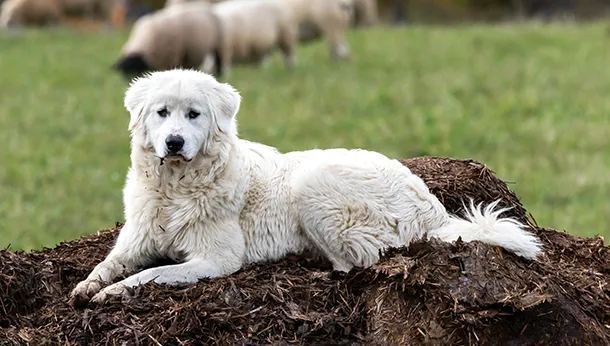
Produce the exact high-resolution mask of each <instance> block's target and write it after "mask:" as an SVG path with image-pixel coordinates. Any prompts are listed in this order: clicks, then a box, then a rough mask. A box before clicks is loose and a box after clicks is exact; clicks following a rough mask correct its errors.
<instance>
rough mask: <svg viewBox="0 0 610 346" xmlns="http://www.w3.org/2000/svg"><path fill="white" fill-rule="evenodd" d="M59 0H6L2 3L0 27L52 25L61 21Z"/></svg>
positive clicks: (0, 7)
mask: <svg viewBox="0 0 610 346" xmlns="http://www.w3.org/2000/svg"><path fill="white" fill-rule="evenodd" d="M61 17H62V15H61V5H60V4H59V3H58V2H57V1H41V0H6V1H5V2H3V3H2V5H0V27H2V28H9V27H20V26H50V25H56V24H59V23H60V21H61Z"/></svg>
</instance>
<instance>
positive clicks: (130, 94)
mask: <svg viewBox="0 0 610 346" xmlns="http://www.w3.org/2000/svg"><path fill="white" fill-rule="evenodd" d="M149 77H150V76H149V75H148V76H144V77H137V78H134V79H133V80H132V81H131V83H130V84H129V88H127V91H126V92H125V108H126V109H127V111H128V112H129V114H130V115H131V118H130V119H129V127H128V128H129V131H131V130H133V129H134V128H135V127H136V125H138V123H139V122H140V120H142V116H143V113H144V108H145V106H146V96H147V94H148V90H149V89H150V80H149Z"/></svg>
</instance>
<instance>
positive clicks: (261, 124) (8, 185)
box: [0, 24, 610, 249]
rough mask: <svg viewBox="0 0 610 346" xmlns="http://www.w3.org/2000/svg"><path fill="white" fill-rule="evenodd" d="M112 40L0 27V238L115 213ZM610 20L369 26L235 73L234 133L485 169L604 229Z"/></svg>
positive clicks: (45, 239)
mask: <svg viewBox="0 0 610 346" xmlns="http://www.w3.org/2000/svg"><path fill="white" fill-rule="evenodd" d="M126 36H127V33H126V32H122V33H97V34H93V33H76V32H66V31H58V30H55V31H48V32H41V31H28V32H22V34H21V35H18V36H13V35H7V34H4V33H0V138H1V139H2V142H1V149H0V247H6V246H8V245H9V244H11V247H12V248H14V249H30V248H39V247H42V246H53V245H54V244H56V243H57V242H59V241H62V240H67V239H71V238H74V237H77V236H79V235H82V234H86V233H91V232H94V231H95V230H97V229H100V228H105V227H109V226H112V225H113V224H114V222H115V221H121V220H123V215H122V198H121V189H122V186H123V182H124V175H125V172H126V170H127V167H128V164H129V155H128V154H129V137H128V132H127V123H128V115H127V113H126V111H125V110H124V108H123V100H122V97H123V93H124V91H125V88H126V87H127V82H126V81H125V80H123V79H122V78H121V77H120V76H119V75H118V74H116V73H114V72H113V71H112V70H111V69H110V65H111V64H112V63H113V61H114V59H115V57H116V54H117V52H118V50H119V48H120V46H121V45H122V43H123V42H124V40H125V38H126ZM609 39H610V38H609V37H608V35H607V32H606V25H603V24H591V25H586V26H579V25H575V24H569V25H568V24H553V25H546V26H541V25H535V24H522V25H504V26H496V27H492V26H462V27H457V28H439V27H410V28H395V29H387V28H376V29H373V30H368V31H358V32H353V33H351V35H350V37H349V41H350V44H351V47H352V51H353V54H354V59H353V60H352V61H351V62H350V63H348V64H342V65H336V64H331V63H330V62H329V60H328V51H327V47H326V45H325V43H324V42H320V43H315V44H311V45H307V46H304V47H301V48H300V49H299V51H298V64H299V67H298V69H296V70H295V71H292V72H289V71H287V70H286V69H285V68H284V66H283V64H282V62H281V59H280V58H279V56H276V57H275V58H274V59H273V61H272V62H271V63H270V64H269V65H268V66H265V67H264V68H263V69H262V70H256V69H252V68H238V69H234V70H233V71H232V74H231V76H230V80H229V82H230V83H231V84H233V85H235V86H236V87H237V88H238V89H239V90H240V91H241V93H242V96H243V104H242V108H241V111H240V113H239V114H238V119H239V124H240V134H241V136H242V137H244V138H247V139H250V140H254V141H261V142H264V143H266V144H269V145H273V146H276V147H278V148H279V149H280V150H282V151H289V150H302V149H308V148H313V147H318V148H329V147H361V148H367V149H372V150H376V151H380V152H382V153H384V154H386V155H388V156H391V157H411V156H418V155H440V156H451V157H457V158H473V159H476V160H478V161H481V162H484V163H486V164H487V165H488V166H489V167H490V168H492V169H493V170H494V171H496V173H498V175H499V176H500V177H501V178H503V179H504V180H506V181H509V182H512V183H511V185H510V186H511V188H512V189H514V190H515V191H516V192H517V193H518V195H519V196H520V198H521V199H522V202H523V203H524V205H525V207H526V208H527V209H528V210H529V211H530V212H531V213H532V214H533V215H534V216H535V218H536V220H537V221H538V223H539V224H540V225H541V226H547V227H553V228H557V229H565V230H567V231H569V232H571V233H575V234H579V235H583V236H592V235H595V234H603V235H605V236H606V237H607V236H608V235H610V227H609V226H608V217H609V216H610V174H609V173H610V68H608V61H609V60H608V59H609V57H610V54H609V53H610V45H608V41H609Z"/></svg>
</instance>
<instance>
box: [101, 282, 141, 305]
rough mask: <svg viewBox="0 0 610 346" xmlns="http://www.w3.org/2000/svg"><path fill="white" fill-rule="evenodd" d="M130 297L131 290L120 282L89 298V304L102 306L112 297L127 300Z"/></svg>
mask: <svg viewBox="0 0 610 346" xmlns="http://www.w3.org/2000/svg"><path fill="white" fill-rule="evenodd" d="M132 295H133V289H131V288H129V287H127V286H125V285H124V284H122V283H120V282H117V283H116V284H113V285H110V286H108V287H106V288H104V289H103V290H101V291H99V292H98V293H97V294H96V295H94V296H93V298H91V304H96V305H103V304H104V303H105V302H106V301H107V300H108V299H110V298H112V297H117V298H128V297H131V296H132Z"/></svg>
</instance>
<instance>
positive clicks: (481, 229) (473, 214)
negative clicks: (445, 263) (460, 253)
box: [429, 200, 541, 259]
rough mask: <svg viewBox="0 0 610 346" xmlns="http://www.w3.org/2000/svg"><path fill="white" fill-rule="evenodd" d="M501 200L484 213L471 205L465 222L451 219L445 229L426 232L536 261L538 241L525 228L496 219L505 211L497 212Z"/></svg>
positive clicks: (503, 219)
mask: <svg viewBox="0 0 610 346" xmlns="http://www.w3.org/2000/svg"><path fill="white" fill-rule="evenodd" d="M499 202H500V200H497V201H495V202H493V203H491V204H489V205H488V206H487V207H485V209H482V208H481V204H479V205H477V206H475V205H474V202H473V201H472V200H471V201H470V208H466V210H467V211H466V217H465V218H464V219H462V218H458V217H455V216H450V218H449V222H448V223H446V224H445V225H444V226H442V227H440V228H437V229H435V230H432V231H430V232H429V236H431V237H437V238H440V239H441V240H443V241H447V242H452V241H455V240H457V239H458V238H459V237H462V240H463V241H465V242H470V241H473V240H478V241H481V242H483V243H487V244H490V245H495V246H501V247H503V248H505V249H507V250H509V251H511V252H514V253H516V254H517V255H520V256H523V257H525V258H529V259H535V258H536V257H537V256H538V254H539V253H540V251H541V244H540V241H539V240H538V238H536V236H534V235H533V234H531V233H529V232H527V231H526V230H525V228H526V226H525V225H523V224H521V223H520V222H518V221H516V220H513V219H511V218H499V216H500V214H502V213H503V212H505V211H506V210H508V209H506V208H505V209H497V210H496V206H497V205H498V203H499Z"/></svg>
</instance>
